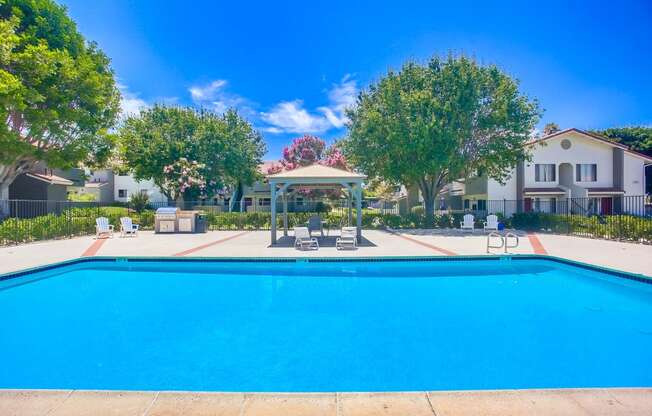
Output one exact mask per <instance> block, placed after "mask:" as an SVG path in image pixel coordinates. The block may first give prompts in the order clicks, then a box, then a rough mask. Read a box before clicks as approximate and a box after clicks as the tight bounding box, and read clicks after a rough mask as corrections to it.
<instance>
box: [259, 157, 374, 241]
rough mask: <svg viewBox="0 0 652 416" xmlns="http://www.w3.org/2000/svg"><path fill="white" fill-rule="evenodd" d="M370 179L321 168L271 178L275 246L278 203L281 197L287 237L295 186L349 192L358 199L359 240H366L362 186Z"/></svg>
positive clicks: (351, 173)
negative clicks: (289, 199) (289, 202)
mask: <svg viewBox="0 0 652 416" xmlns="http://www.w3.org/2000/svg"><path fill="white" fill-rule="evenodd" d="M366 178H367V177H366V176H365V175H361V174H359V173H355V172H349V171H347V170H342V169H336V168H331V167H328V166H324V165H320V164H314V165H310V166H305V167H302V168H297V169H294V170H289V171H285V172H280V173H275V174H272V175H268V176H267V180H268V181H269V186H270V188H271V193H272V200H271V204H270V205H271V206H270V208H271V212H272V245H274V244H276V200H277V198H278V196H279V195H281V196H282V198H283V235H285V236H287V233H288V210H287V208H288V206H287V194H288V190H289V188H290V187H291V186H307V187H311V188H325V189H329V188H334V187H341V188H344V189H345V190H346V191H347V192H348V196H349V199H350V200H353V199H355V206H356V212H357V221H356V228H357V229H358V230H357V234H358V239H360V238H361V237H362V182H363V181H364V180H365V179H366ZM349 206H350V205H349Z"/></svg>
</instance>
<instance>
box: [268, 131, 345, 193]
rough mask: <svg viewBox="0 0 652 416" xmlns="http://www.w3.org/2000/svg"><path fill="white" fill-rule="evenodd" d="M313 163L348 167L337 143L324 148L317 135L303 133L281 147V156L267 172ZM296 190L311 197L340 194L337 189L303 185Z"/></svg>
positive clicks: (341, 167)
mask: <svg viewBox="0 0 652 416" xmlns="http://www.w3.org/2000/svg"><path fill="white" fill-rule="evenodd" d="M315 163H318V164H321V165H324V166H329V167H332V168H338V169H344V170H347V169H348V166H347V163H346V158H345V157H344V155H343V154H342V151H341V149H340V146H339V143H337V142H336V143H334V144H332V145H331V146H330V147H328V148H326V142H324V141H323V140H322V139H320V138H319V137H317V136H310V135H304V136H302V137H297V138H295V139H294V140H292V143H291V144H290V145H289V146H286V147H284V148H283V158H282V159H281V160H279V163H278V164H273V165H272V166H270V167H269V169H268V170H267V173H268V174H270V175H271V174H274V173H279V172H282V171H284V170H293V169H296V168H300V167H303V166H310V165H312V164H315ZM297 191H298V192H300V193H301V194H303V195H305V196H308V197H311V198H318V197H324V196H327V197H330V198H337V197H339V196H340V194H341V192H339V190H338V191H335V192H333V191H326V190H313V189H310V188H309V187H305V186H304V187H298V189H297Z"/></svg>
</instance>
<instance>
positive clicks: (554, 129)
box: [543, 123, 560, 136]
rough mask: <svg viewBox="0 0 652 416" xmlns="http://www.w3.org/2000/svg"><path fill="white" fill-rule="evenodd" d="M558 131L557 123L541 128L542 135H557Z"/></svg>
mask: <svg viewBox="0 0 652 416" xmlns="http://www.w3.org/2000/svg"><path fill="white" fill-rule="evenodd" d="M559 130H560V129H559V125H558V124H557V123H547V124H546V125H545V126H544V127H543V135H544V136H549V135H551V134H554V133H557V132H558V131H559Z"/></svg>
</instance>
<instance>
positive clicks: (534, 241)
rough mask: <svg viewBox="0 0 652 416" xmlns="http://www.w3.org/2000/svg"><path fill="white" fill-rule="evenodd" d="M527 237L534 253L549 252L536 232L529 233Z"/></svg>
mask: <svg viewBox="0 0 652 416" xmlns="http://www.w3.org/2000/svg"><path fill="white" fill-rule="evenodd" d="M527 238H528V240H530V244H531V245H532V249H533V250H534V254H548V252H547V251H546V249H545V248H544V247H543V244H541V240H539V237H537V235H536V234H533V233H528V235H527Z"/></svg>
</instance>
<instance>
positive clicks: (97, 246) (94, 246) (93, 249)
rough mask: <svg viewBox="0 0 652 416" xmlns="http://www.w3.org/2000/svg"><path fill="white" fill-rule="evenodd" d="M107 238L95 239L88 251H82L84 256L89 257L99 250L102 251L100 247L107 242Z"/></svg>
mask: <svg viewBox="0 0 652 416" xmlns="http://www.w3.org/2000/svg"><path fill="white" fill-rule="evenodd" d="M106 240H107V239H106V238H102V239H97V240H95V241H93V244H91V245H90V246H89V247H88V248H87V249H86V251H84V252H83V253H82V257H89V256H94V255H96V254H97V252H98V251H100V248H101V247H102V245H103V244H104V243H106Z"/></svg>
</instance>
